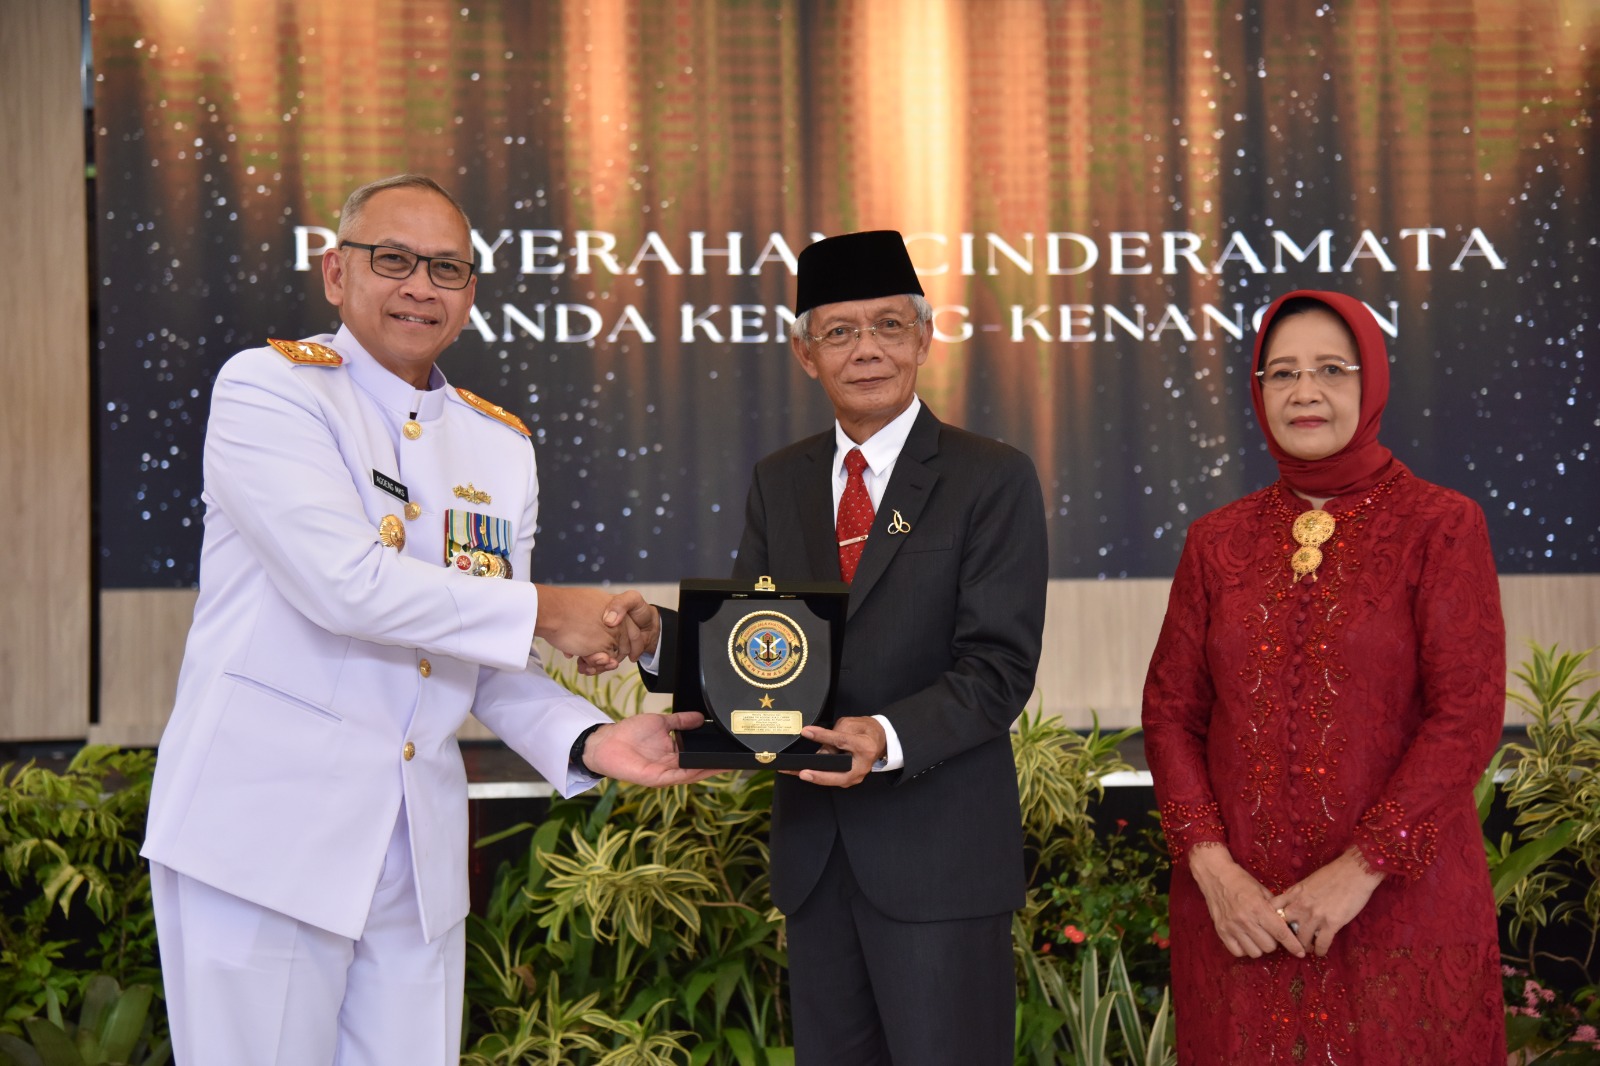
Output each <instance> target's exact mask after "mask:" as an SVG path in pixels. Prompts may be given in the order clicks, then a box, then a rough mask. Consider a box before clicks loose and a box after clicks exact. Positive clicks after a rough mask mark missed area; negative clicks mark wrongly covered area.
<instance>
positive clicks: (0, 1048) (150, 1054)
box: [0, 974, 172, 1066]
mask: <svg viewBox="0 0 1600 1066" xmlns="http://www.w3.org/2000/svg"><path fill="white" fill-rule="evenodd" d="M154 995H155V990H154V989H152V988H151V987H150V986H149V985H134V986H133V987H131V988H128V989H123V988H122V987H121V986H120V985H118V984H117V982H116V980H115V979H113V978H111V977H108V976H106V975H105V974H96V975H95V976H93V977H91V978H89V980H88V981H87V982H86V984H85V986H84V995H83V1007H82V1010H80V1011H79V1013H78V1019H77V1021H75V1022H73V1021H65V1020H63V1018H62V1014H61V1004H60V1002H59V1001H58V1000H57V999H56V998H55V997H54V996H53V995H52V996H50V997H49V1002H48V1010H47V1013H46V1016H45V1017H43V1018H28V1019H26V1020H25V1021H24V1022H23V1027H24V1028H25V1029H26V1030H27V1033H28V1039H27V1040H19V1039H18V1038H17V1037H15V1036H12V1035H10V1034H9V1033H0V1066H166V1063H167V1062H168V1061H169V1060H170V1059H171V1058H172V1049H171V1047H170V1045H169V1044H168V1042H167V1041H166V1040H165V1039H157V1038H156V1036H155V1028H156V1020H157V1019H156V1018H154V1017H153V1016H152V1015H151V1013H150V1006H151V1002H152V1000H153V998H154Z"/></svg>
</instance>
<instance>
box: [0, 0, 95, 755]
mask: <svg viewBox="0 0 1600 1066" xmlns="http://www.w3.org/2000/svg"><path fill="white" fill-rule="evenodd" d="M81 18H82V14H81V12H80V10H79V6H78V4H76V3H62V2H61V0H6V2H5V4H4V5H3V6H0V100H4V101H5V106H4V107H0V159H4V160H5V163H4V167H3V170H0V173H3V174H4V178H3V179H0V180H3V182H4V184H3V186H0V187H3V190H4V200H3V202H4V203H5V206H6V241H7V247H6V252H5V256H6V269H5V284H4V285H0V322H4V323H5V326H4V339H3V340H0V379H3V380H4V381H5V382H6V410H5V414H4V415H0V500H3V501H4V508H3V510H0V516H3V517H0V539H3V541H4V543H5V544H6V545H7V566H6V569H5V580H4V581H3V582H0V634H3V637H0V739H7V740H46V739H58V738H72V737H81V736H83V735H84V733H85V731H86V730H87V728H88V725H89V654H90V643H89V624H90V622H89V605H90V602H91V599H90V587H89V586H90V575H89V327H88V321H89V311H88V288H89V282H88V265H87V251H86V249H87V245H86V232H87V221H86V218H85V214H84V210H85V209H84V188H83V162H84V160H83V104H82V87H81V85H80V82H79V75H78V69H79V58H80V55H81V43H82V24H81Z"/></svg>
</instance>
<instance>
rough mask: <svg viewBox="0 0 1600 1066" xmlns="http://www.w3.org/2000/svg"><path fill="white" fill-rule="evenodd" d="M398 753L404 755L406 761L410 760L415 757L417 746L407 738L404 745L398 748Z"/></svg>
mask: <svg viewBox="0 0 1600 1066" xmlns="http://www.w3.org/2000/svg"><path fill="white" fill-rule="evenodd" d="M400 754H401V755H403V756H405V760H406V762H410V761H411V760H412V759H414V758H416V755H417V746H416V745H415V744H413V743H411V741H409V740H408V741H406V746H405V747H403V748H401V749H400Z"/></svg>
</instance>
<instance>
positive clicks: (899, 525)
mask: <svg viewBox="0 0 1600 1066" xmlns="http://www.w3.org/2000/svg"><path fill="white" fill-rule="evenodd" d="M910 532H911V523H910V522H907V521H906V520H905V519H904V518H901V517H900V512H899V511H896V512H895V513H894V517H893V518H891V519H890V520H889V536H891V537H892V536H894V535H895V534H897V533H910Z"/></svg>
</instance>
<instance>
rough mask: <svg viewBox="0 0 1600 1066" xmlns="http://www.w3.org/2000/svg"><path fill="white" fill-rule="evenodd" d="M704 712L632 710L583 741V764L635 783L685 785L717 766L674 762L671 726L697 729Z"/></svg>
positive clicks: (673, 742) (673, 741)
mask: <svg viewBox="0 0 1600 1066" xmlns="http://www.w3.org/2000/svg"><path fill="white" fill-rule="evenodd" d="M705 720H706V716H705V715H703V714H701V713H699V712H698V711H679V712H677V713H675V714H636V715H633V716H632V717H629V718H624V719H622V721H620V722H612V723H611V724H609V725H603V726H601V727H600V728H599V729H596V730H595V731H594V732H593V733H590V734H589V739H588V740H587V741H585V742H584V745H583V764H584V765H585V766H587V767H588V768H589V769H591V770H593V771H594V772H595V773H597V774H604V775H605V776H607V777H614V778H616V779H617V780H618V781H632V782H633V783H634V784H636V785H685V784H688V783H690V782H692V781H704V780H705V779H706V778H708V777H710V776H711V775H713V774H716V773H720V772H721V771H719V770H684V769H681V768H679V766H678V743H677V737H676V736H675V735H674V733H673V730H677V729H698V728H700V725H701V724H702V723H703V722H704V721H705Z"/></svg>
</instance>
